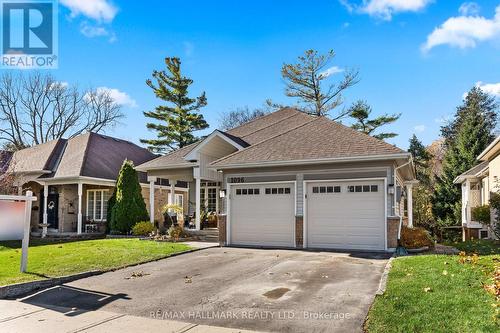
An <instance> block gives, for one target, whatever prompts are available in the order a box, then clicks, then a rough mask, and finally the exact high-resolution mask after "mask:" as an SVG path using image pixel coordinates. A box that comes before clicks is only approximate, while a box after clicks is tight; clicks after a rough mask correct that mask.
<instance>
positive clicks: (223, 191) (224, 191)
mask: <svg viewBox="0 0 500 333" xmlns="http://www.w3.org/2000/svg"><path fill="white" fill-rule="evenodd" d="M225 197H226V190H220V191H219V198H225Z"/></svg>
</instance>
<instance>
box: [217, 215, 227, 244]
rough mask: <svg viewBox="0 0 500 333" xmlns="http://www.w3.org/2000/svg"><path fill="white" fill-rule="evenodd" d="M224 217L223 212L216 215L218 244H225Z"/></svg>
mask: <svg viewBox="0 0 500 333" xmlns="http://www.w3.org/2000/svg"><path fill="white" fill-rule="evenodd" d="M226 218H227V216H226V215H224V214H220V215H219V216H218V219H217V220H218V222H217V228H218V229H219V245H220V246H224V245H226Z"/></svg>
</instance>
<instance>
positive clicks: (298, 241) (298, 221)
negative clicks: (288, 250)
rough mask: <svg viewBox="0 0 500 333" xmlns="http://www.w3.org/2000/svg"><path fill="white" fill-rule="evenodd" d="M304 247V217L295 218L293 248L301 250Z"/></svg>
mask: <svg viewBox="0 0 500 333" xmlns="http://www.w3.org/2000/svg"><path fill="white" fill-rule="evenodd" d="M303 245H304V217H303V216H295V247H297V248H302V247H303Z"/></svg>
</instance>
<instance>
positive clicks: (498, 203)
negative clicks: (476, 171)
mask: <svg viewBox="0 0 500 333" xmlns="http://www.w3.org/2000/svg"><path fill="white" fill-rule="evenodd" d="M490 206H491V208H493V209H494V211H495V216H494V217H495V224H494V225H493V228H492V230H493V232H494V233H495V236H497V238H500V218H499V217H500V216H499V214H500V194H498V193H496V192H490Z"/></svg>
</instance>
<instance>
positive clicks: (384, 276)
mask: <svg viewBox="0 0 500 333" xmlns="http://www.w3.org/2000/svg"><path fill="white" fill-rule="evenodd" d="M395 258H396V257H395V256H392V257H391V258H389V260H388V261H387V264H385V268H384V272H383V273H382V276H381V277H380V282H379V285H378V290H377V292H376V293H375V295H383V294H384V293H385V289H386V288H387V278H388V277H389V271H390V270H391V268H392V261H393V260H394V259H395Z"/></svg>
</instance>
